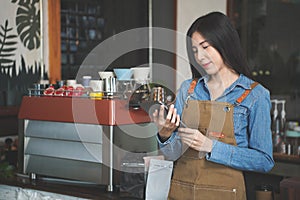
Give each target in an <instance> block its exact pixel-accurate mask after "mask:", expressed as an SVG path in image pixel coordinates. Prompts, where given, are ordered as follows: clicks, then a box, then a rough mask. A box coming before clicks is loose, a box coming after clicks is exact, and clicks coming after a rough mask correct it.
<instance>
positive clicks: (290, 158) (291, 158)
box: [273, 153, 300, 164]
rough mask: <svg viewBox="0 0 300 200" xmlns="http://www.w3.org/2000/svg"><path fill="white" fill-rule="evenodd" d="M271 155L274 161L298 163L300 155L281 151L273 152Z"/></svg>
mask: <svg viewBox="0 0 300 200" xmlns="http://www.w3.org/2000/svg"><path fill="white" fill-rule="evenodd" d="M273 157H274V160H275V161H280V162H289V163H298V164H300V156H297V155H287V154H282V153H273Z"/></svg>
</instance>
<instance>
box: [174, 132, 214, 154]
mask: <svg viewBox="0 0 300 200" xmlns="http://www.w3.org/2000/svg"><path fill="white" fill-rule="evenodd" d="M178 133H179V136H180V137H181V141H182V142H183V143H184V144H187V145H188V146H189V147H191V148H193V149H195V150H197V151H199V152H200V151H201V152H203V151H204V152H211V150H212V145H213V141H212V140H211V139H209V138H208V137H206V136H205V135H203V134H202V133H201V132H200V131H199V130H197V129H191V128H178Z"/></svg>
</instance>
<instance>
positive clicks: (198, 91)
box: [157, 74, 274, 172]
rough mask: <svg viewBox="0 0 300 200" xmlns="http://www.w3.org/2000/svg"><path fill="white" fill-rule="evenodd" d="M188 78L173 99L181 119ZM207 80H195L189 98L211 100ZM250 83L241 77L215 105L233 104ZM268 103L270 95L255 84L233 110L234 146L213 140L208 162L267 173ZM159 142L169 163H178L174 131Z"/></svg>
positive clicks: (270, 158) (269, 145)
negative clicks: (166, 138) (235, 144)
mask: <svg viewBox="0 0 300 200" xmlns="http://www.w3.org/2000/svg"><path fill="white" fill-rule="evenodd" d="M191 81H192V80H191V79H189V80H186V81H184V82H183V83H182V85H181V87H180V90H179V93H178V95H177V97H176V103H175V107H176V108H177V110H178V114H179V115H180V116H181V114H182V110H183V108H184V104H185V101H186V98H187V96H188V94H187V91H188V89H189V87H190V83H191ZM206 83H207V77H206V76H204V77H202V78H200V79H199V80H198V83H197V85H196V87H195V90H194V93H193V94H192V95H191V99H194V100H211V98H210V94H209V91H208V87H207V84H206ZM251 83H253V80H251V79H249V78H248V77H246V76H244V75H242V74H241V75H240V77H239V78H238V79H237V80H236V81H235V82H234V83H233V84H232V85H231V86H230V87H229V88H226V89H225V91H224V93H223V95H222V96H220V97H219V98H217V99H216V101H218V102H228V103H231V104H234V102H235V101H236V99H237V98H239V97H240V96H241V95H242V94H243V93H244V91H245V89H250V85H251ZM271 106H272V104H271V102H270V93H269V91H268V90H267V89H266V88H264V87H263V86H262V85H260V84H259V85H257V86H256V87H255V88H254V89H253V90H252V91H251V92H250V93H249V95H248V96H247V97H246V98H245V100H244V101H243V102H242V103H241V104H240V105H238V106H235V107H234V114H233V115H234V116H233V118H234V119H233V120H234V134H235V139H236V142H237V146H233V145H229V144H225V143H223V142H220V141H217V140H213V148H212V151H211V152H210V153H208V154H206V159H207V160H208V161H211V162H215V163H219V164H223V165H226V166H230V167H233V168H235V169H239V170H245V171H247V170H248V171H257V172H267V171H269V170H271V169H272V167H273V166H274V160H273V147H272V132H271V116H270V111H271ZM157 139H158V143H159V146H160V150H161V151H162V153H163V154H164V155H165V156H166V158H167V159H169V160H177V159H178V158H179V157H180V155H181V140H180V138H179V136H178V135H177V132H174V133H173V134H172V136H171V137H170V138H169V139H168V140H167V141H165V142H164V143H162V142H160V140H159V138H158V137H157Z"/></svg>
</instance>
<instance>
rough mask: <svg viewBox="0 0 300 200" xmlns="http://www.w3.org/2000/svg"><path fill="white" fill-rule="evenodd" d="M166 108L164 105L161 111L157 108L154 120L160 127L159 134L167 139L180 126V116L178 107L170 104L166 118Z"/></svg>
mask: <svg viewBox="0 0 300 200" xmlns="http://www.w3.org/2000/svg"><path fill="white" fill-rule="evenodd" d="M164 110H165V108H164V106H163V105H161V106H160V109H159V112H158V110H155V111H154V113H153V121H154V123H155V124H156V126H157V128H158V134H159V136H160V137H161V138H162V139H164V140H166V139H168V138H169V137H170V136H171V134H172V133H173V131H175V129H176V128H177V127H178V126H179V122H180V116H179V115H178V114H177V109H176V108H174V105H173V104H171V105H170V107H169V111H168V113H167V116H166V118H165V116H164V115H165V114H164V113H165V112H164Z"/></svg>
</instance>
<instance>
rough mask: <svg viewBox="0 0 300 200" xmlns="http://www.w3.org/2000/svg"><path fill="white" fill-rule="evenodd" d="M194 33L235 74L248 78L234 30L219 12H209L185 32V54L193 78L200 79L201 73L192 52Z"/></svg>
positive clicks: (248, 74) (237, 37) (225, 17)
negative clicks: (217, 53)
mask: <svg viewBox="0 0 300 200" xmlns="http://www.w3.org/2000/svg"><path fill="white" fill-rule="evenodd" d="M194 32H198V33H200V34H201V35H202V36H203V37H204V38H205V39H206V40H207V41H208V43H209V44H210V45H211V46H212V47H214V48H215V49H216V50H217V51H218V52H219V53H220V55H221V57H222V59H223V61H224V63H225V64H227V65H228V66H229V67H230V68H232V69H233V70H234V71H235V72H237V73H238V74H244V75H246V76H250V73H249V67H248V63H247V61H246V59H245V57H244V55H243V50H242V47H241V43H240V38H239V35H238V33H237V31H236V29H235V28H234V27H233V25H232V24H231V22H230V20H229V18H228V17H227V16H226V15H224V14H223V13H221V12H211V13H209V14H207V15H204V16H202V17H199V18H198V19H196V20H195V21H194V22H193V24H192V25H191V27H190V28H189V30H188V32H187V38H186V42H187V53H188V58H189V61H190V65H191V70H192V74H193V78H196V77H201V76H202V75H201V72H203V71H202V68H201V66H200V65H199V64H198V63H197V62H196V60H195V56H194V53H193V51H192V41H191V37H192V34H193V33H194Z"/></svg>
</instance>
